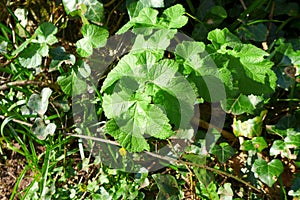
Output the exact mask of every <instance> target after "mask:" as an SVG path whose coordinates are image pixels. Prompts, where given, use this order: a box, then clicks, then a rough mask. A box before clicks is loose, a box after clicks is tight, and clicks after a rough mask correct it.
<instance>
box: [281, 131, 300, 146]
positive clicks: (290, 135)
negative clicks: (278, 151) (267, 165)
mask: <svg viewBox="0 0 300 200" xmlns="http://www.w3.org/2000/svg"><path fill="white" fill-rule="evenodd" d="M284 142H285V144H286V145H287V147H288V148H299V147H300V132H297V131H295V130H293V129H292V128H290V129H287V137H286V138H284Z"/></svg>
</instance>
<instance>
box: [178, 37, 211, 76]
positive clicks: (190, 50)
mask: <svg viewBox="0 0 300 200" xmlns="http://www.w3.org/2000/svg"><path fill="white" fill-rule="evenodd" d="M204 51H205V45H204V43H203V42H194V41H183V42H182V43H180V44H178V45H177V46H176V49H175V55H176V60H177V61H178V62H179V63H182V64H183V65H184V66H185V67H186V68H187V67H190V68H192V69H193V70H194V71H196V72H197V73H199V74H201V75H204V74H202V73H201V69H200V66H201V65H199V63H201V62H202V61H201V56H200V54H201V53H203V52H204Z"/></svg>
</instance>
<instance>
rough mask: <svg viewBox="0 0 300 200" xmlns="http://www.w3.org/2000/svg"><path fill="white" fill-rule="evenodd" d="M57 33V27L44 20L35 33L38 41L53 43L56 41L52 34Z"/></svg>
mask: <svg viewBox="0 0 300 200" xmlns="http://www.w3.org/2000/svg"><path fill="white" fill-rule="evenodd" d="M56 33H57V28H56V26H55V25H53V24H52V23H50V22H44V23H42V24H41V25H39V27H38V28H37V29H36V31H35V34H36V35H37V37H38V42H39V43H47V44H49V45H53V44H55V43H56V42H58V40H57V38H56V37H55V36H54V35H55V34H56Z"/></svg>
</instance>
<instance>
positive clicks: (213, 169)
mask: <svg viewBox="0 0 300 200" xmlns="http://www.w3.org/2000/svg"><path fill="white" fill-rule="evenodd" d="M67 135H69V136H73V137H79V138H85V139H91V140H94V141H99V142H104V143H107V144H113V145H116V146H120V145H119V143H118V142H114V141H110V140H106V139H102V138H96V137H92V136H85V135H77V134H70V133H69V134H67ZM144 153H145V154H148V155H150V156H152V157H155V158H158V159H160V160H164V161H167V162H168V163H171V162H173V163H179V164H184V165H189V166H194V167H199V168H202V169H207V170H209V171H211V172H214V173H216V174H219V175H223V176H227V177H229V178H232V179H234V180H236V181H238V182H240V183H243V184H244V185H246V186H248V187H249V188H251V189H252V190H255V191H256V192H259V193H261V192H262V191H261V190H259V189H258V188H256V187H254V186H253V185H251V184H250V183H248V182H246V181H244V180H242V179H240V178H239V177H237V176H234V175H232V174H229V173H227V172H224V171H221V170H218V169H215V168H212V167H209V166H206V165H201V164H196V163H192V162H187V161H184V160H177V159H174V158H170V157H167V156H162V155H159V154H156V153H152V152H147V151H145V152H144Z"/></svg>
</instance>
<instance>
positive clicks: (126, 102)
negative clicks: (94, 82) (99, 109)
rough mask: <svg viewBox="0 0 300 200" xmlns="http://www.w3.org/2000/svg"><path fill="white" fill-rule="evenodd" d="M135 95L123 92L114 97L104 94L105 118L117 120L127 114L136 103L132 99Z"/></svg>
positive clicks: (114, 94)
mask: <svg viewBox="0 0 300 200" xmlns="http://www.w3.org/2000/svg"><path fill="white" fill-rule="evenodd" d="M132 96H133V93H131V94H130V93H127V92H125V91H121V92H118V93H113V94H112V95H107V94H104V96H103V105H102V106H103V109H104V112H105V116H106V117H107V118H109V119H111V118H116V117H119V116H121V115H122V114H124V113H126V112H127V111H128V110H129V108H130V107H132V106H133V105H134V104H135V103H136V101H135V100H134V99H132Z"/></svg>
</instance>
